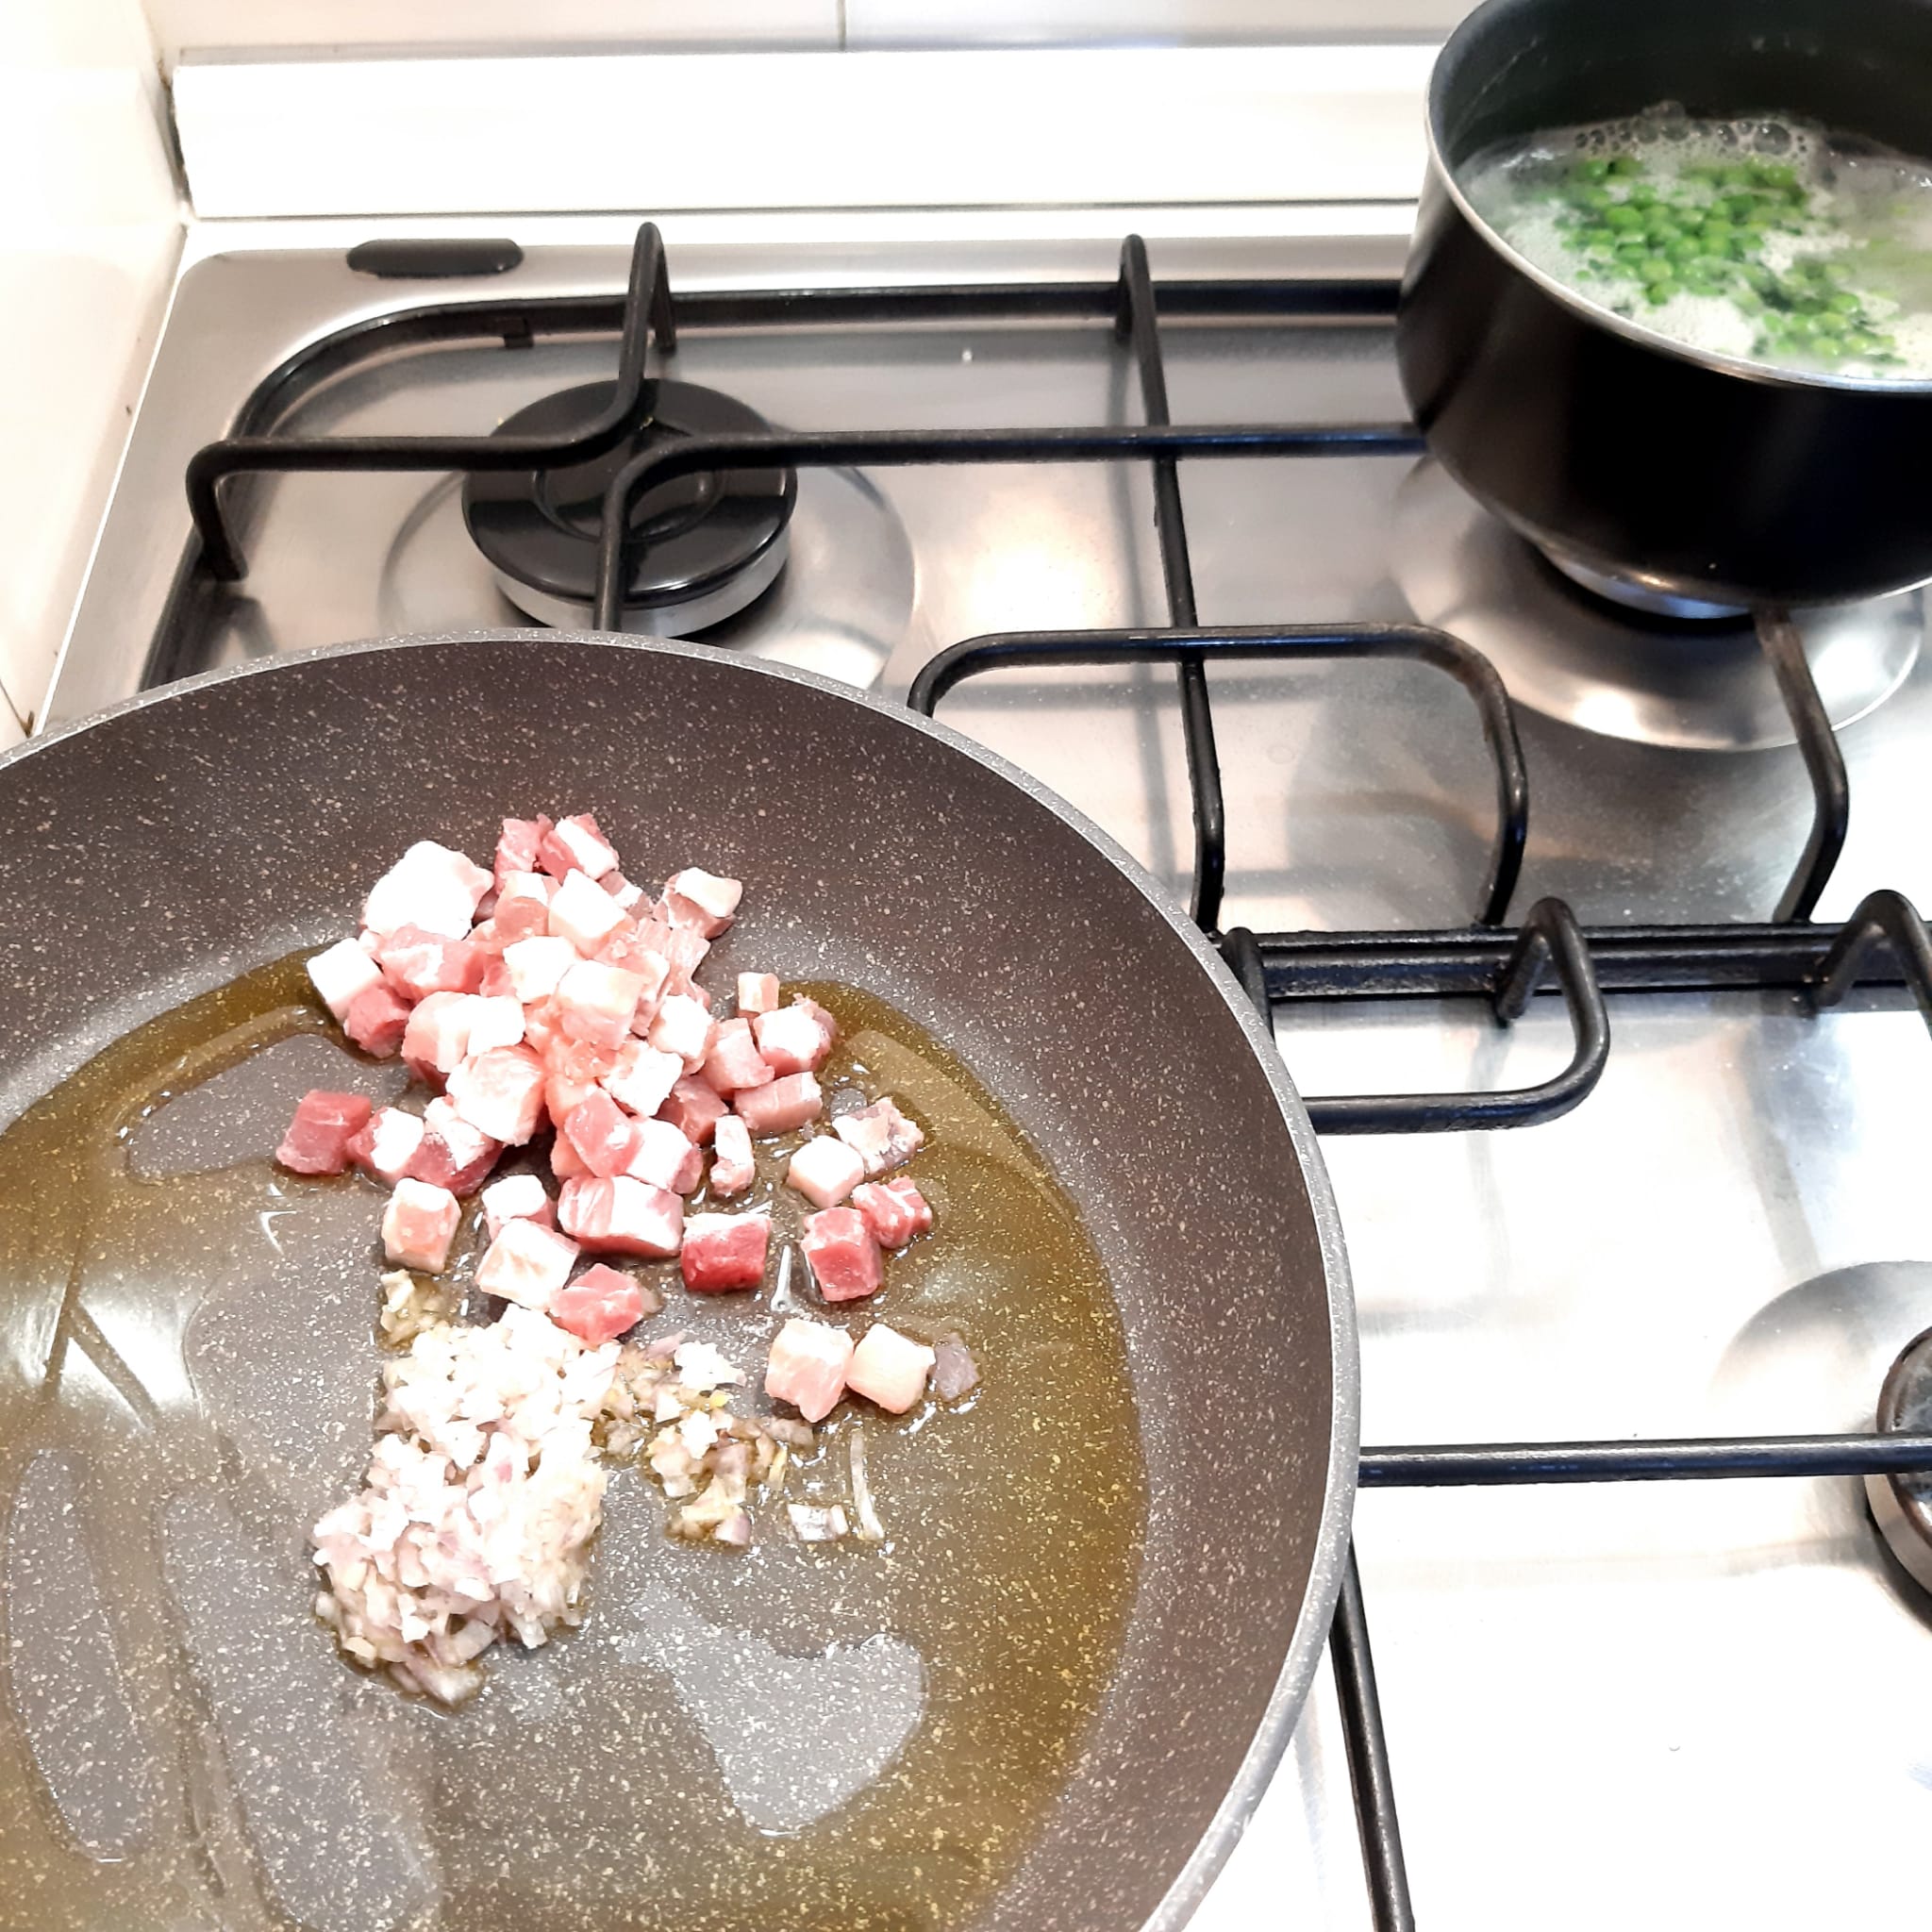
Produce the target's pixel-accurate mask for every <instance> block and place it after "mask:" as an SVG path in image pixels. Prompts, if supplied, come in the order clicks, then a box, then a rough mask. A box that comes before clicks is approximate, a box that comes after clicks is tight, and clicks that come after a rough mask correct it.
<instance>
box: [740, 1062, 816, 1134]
mask: <svg viewBox="0 0 1932 1932" xmlns="http://www.w3.org/2000/svg"><path fill="white" fill-rule="evenodd" d="M824 1104H825V1103H824V1094H822V1093H821V1092H820V1091H819V1083H818V1082H817V1081H816V1080H815V1079H813V1078H812V1076H811V1075H810V1074H787V1075H786V1077H785V1078H784V1079H782V1080H774V1081H773V1082H772V1084H771V1085H770V1086H769V1087H752V1088H748V1089H746V1091H744V1092H742V1093H741V1094H739V1096H738V1097H737V1099H736V1100H735V1101H734V1102H733V1106H734V1108H735V1109H736V1111H737V1113H738V1115H739V1117H740V1119H741V1120H742V1121H743V1122H744V1124H745V1125H746V1126H747V1127H749V1128H750V1129H751V1131H752V1137H753V1139H755V1140H758V1141H765V1140H769V1139H770V1138H771V1137H772V1136H773V1135H774V1134H789V1133H790V1132H791V1130H792V1128H793V1127H802V1126H804V1124H806V1122H807V1121H809V1120H816V1119H817V1118H818V1115H819V1110H820V1109H821V1108H823V1107H824Z"/></svg>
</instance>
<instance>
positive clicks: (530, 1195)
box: [483, 1174, 557, 1241]
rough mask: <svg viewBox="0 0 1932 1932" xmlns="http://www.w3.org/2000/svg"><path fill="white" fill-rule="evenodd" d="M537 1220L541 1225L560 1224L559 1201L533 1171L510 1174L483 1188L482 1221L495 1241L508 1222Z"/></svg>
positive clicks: (553, 1225)
mask: <svg viewBox="0 0 1932 1932" xmlns="http://www.w3.org/2000/svg"><path fill="white" fill-rule="evenodd" d="M512 1221H534V1222H535V1223H536V1224H537V1225H538V1226H539V1227H555V1226H556V1225H557V1204H556V1202H554V1201H553V1200H552V1199H551V1198H550V1196H549V1194H548V1193H547V1192H545V1191H544V1187H543V1183H542V1181H541V1180H540V1179H539V1178H538V1177H537V1175H535V1174H505V1175H504V1177H503V1178H502V1179H501V1180H500V1181H491V1183H490V1185H489V1186H488V1187H487V1188H485V1189H484V1190H483V1222H484V1225H485V1226H486V1227H487V1228H488V1229H489V1231H490V1239H491V1241H494V1240H495V1239H496V1237H497V1236H498V1235H500V1234H501V1233H502V1232H503V1230H504V1226H505V1224H507V1223H508V1222H512Z"/></svg>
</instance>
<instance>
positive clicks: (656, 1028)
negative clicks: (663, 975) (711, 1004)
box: [644, 992, 716, 1074]
mask: <svg viewBox="0 0 1932 1932" xmlns="http://www.w3.org/2000/svg"><path fill="white" fill-rule="evenodd" d="M715 1031H716V1028H715V1027H714V1026H713V1025H712V1024H711V1016H710V1014H709V1013H708V1012H707V1011H706V1010H705V1007H704V1004H703V1002H702V1001H700V1000H695V999H693V998H692V997H691V994H690V993H688V992H674V993H667V994H666V995H665V997H664V998H663V999H661V1000H660V1001H658V1013H657V1017H656V1018H655V1019H654V1020H653V1021H652V1022H651V1027H650V1031H649V1032H648V1033H646V1034H645V1035H644V1038H645V1039H646V1040H648V1041H650V1042H651V1044H652V1045H653V1046H655V1047H656V1048H657V1049H658V1052H659V1053H675V1055H676V1056H677V1057H678V1058H679V1059H681V1060H682V1061H683V1062H684V1071H685V1072H686V1073H687V1074H695V1073H696V1072H697V1070H698V1069H699V1068H700V1067H701V1066H703V1065H704V1063H705V1056H706V1055H707V1054H708V1053H709V1052H710V1050H711V1038H712V1035H713V1033H714V1032H715Z"/></svg>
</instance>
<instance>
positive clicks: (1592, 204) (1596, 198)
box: [1575, 183, 1613, 208]
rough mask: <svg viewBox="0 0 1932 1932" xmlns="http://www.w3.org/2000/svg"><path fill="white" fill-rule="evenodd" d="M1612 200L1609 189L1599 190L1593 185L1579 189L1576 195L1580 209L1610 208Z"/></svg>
mask: <svg viewBox="0 0 1932 1932" xmlns="http://www.w3.org/2000/svg"><path fill="white" fill-rule="evenodd" d="M1612 199H1613V197H1612V196H1611V193H1610V191H1609V190H1608V189H1607V188H1599V187H1597V186H1595V185H1594V184H1593V183H1592V184H1590V185H1588V186H1585V187H1582V188H1579V189H1578V190H1577V191H1576V194H1575V201H1576V205H1577V207H1579V208H1608V207H1609V206H1610V203H1611V200H1612Z"/></svg>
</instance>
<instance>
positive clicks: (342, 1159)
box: [275, 1087, 370, 1174]
mask: <svg viewBox="0 0 1932 1932" xmlns="http://www.w3.org/2000/svg"><path fill="white" fill-rule="evenodd" d="M369 1114H370V1103H369V1101H368V1099H367V1098H366V1097H365V1096H364V1095H362V1094H360V1093H330V1092H328V1091H325V1089H323V1088H321V1087H317V1088H315V1089H313V1090H312V1091H309V1092H308V1093H305V1094H304V1095H303V1096H302V1098H301V1099H300V1100H298V1101H297V1102H296V1103H295V1118H294V1119H293V1120H291V1122H290V1123H289V1131H288V1132H287V1133H286V1134H284V1135H283V1136H282V1144H281V1145H280V1146H279V1147H277V1148H276V1149H275V1159H276V1161H277V1162H278V1163H279V1164H280V1165H281V1166H283V1167H286V1168H287V1169H288V1170H289V1172H290V1173H291V1174H341V1173H342V1172H343V1170H344V1169H345V1168H347V1166H348V1164H349V1142H350V1141H353V1140H354V1139H355V1138H356V1135H357V1133H358V1131H359V1130H360V1129H361V1128H362V1127H364V1126H366V1125H367V1124H368V1122H369Z"/></svg>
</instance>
